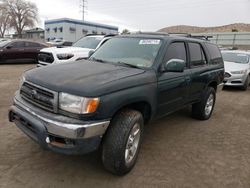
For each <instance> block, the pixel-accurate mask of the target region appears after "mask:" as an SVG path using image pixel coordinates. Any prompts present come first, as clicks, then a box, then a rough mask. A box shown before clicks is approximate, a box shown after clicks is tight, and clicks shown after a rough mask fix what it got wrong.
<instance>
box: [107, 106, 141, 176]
mask: <svg viewBox="0 0 250 188" xmlns="http://www.w3.org/2000/svg"><path fill="white" fill-rule="evenodd" d="M142 135H143V117H142V114H141V113H140V112H138V111H135V110H130V109H126V110H123V111H121V112H120V113H118V114H117V115H116V116H115V117H114V118H113V120H112V121H111V124H110V127H109V129H108V130H107V133H106V135H105V137H104V140H103V145H102V161H103V164H104V167H105V168H106V169H107V170H108V171H110V172H111V173H113V174H116V175H124V174H126V173H128V172H129V171H130V170H132V168H133V167H134V165H135V163H136V160H137V157H138V153H139V149H140V145H141V140H142Z"/></svg>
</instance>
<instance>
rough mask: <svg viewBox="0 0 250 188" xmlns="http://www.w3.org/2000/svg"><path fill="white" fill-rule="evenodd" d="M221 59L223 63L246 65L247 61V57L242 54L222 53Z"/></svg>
mask: <svg viewBox="0 0 250 188" xmlns="http://www.w3.org/2000/svg"><path fill="white" fill-rule="evenodd" d="M222 57H223V60H224V61H230V62H235V63H241V64H247V63H248V60H249V56H248V55H246V54H243V53H230V52H222Z"/></svg>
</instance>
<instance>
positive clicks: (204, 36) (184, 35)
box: [169, 33, 213, 41]
mask: <svg viewBox="0 0 250 188" xmlns="http://www.w3.org/2000/svg"><path fill="white" fill-rule="evenodd" d="M169 34H170V35H177V36H181V37H189V38H195V39H201V40H207V41H209V39H210V38H213V36H208V35H193V34H190V33H169Z"/></svg>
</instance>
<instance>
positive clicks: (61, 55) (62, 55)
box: [56, 54, 74, 60]
mask: <svg viewBox="0 0 250 188" xmlns="http://www.w3.org/2000/svg"><path fill="white" fill-rule="evenodd" d="M56 56H57V58H58V59H60V60H68V59H71V58H72V57H74V54H57V55H56Z"/></svg>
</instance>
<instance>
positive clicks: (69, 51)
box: [41, 47, 93, 54]
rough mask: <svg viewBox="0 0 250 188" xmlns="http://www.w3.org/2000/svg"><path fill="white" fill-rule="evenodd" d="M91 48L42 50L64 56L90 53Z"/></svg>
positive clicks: (52, 48)
mask: <svg viewBox="0 0 250 188" xmlns="http://www.w3.org/2000/svg"><path fill="white" fill-rule="evenodd" d="M90 50H93V49H90V48H80V47H62V48H58V47H51V48H44V49H42V50H41V52H49V53H55V54H64V53H74V54H75V53H89V51H90Z"/></svg>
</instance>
